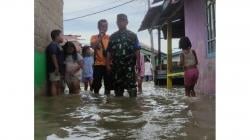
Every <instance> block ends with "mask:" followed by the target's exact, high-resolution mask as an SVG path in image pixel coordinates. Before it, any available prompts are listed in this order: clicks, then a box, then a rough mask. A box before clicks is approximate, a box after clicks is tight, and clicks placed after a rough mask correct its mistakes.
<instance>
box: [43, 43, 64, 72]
mask: <svg viewBox="0 0 250 140" xmlns="http://www.w3.org/2000/svg"><path fill="white" fill-rule="evenodd" d="M52 55H56V59H57V63H58V65H59V72H60V73H64V65H63V61H64V57H63V50H62V49H61V47H60V45H59V44H58V43H56V42H54V41H53V42H51V43H50V44H49V46H48V47H47V48H46V65H47V71H48V72H49V73H51V72H54V71H55V66H54V63H53V60H52Z"/></svg>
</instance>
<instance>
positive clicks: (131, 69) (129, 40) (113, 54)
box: [107, 14, 140, 97]
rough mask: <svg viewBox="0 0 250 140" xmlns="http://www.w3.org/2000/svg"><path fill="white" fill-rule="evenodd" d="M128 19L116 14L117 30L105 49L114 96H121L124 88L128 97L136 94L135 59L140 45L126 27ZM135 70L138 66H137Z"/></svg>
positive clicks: (138, 55)
mask: <svg viewBox="0 0 250 140" xmlns="http://www.w3.org/2000/svg"><path fill="white" fill-rule="evenodd" d="M127 25H128V19H127V16H126V15H125V14H118V15H117V26H118V28H119V30H118V31H117V32H115V33H113V34H112V35H111V36H110V40H109V45H108V49H107V61H108V62H107V70H108V71H109V72H111V66H110V61H111V59H112V63H113V65H112V73H113V76H114V88H115V89H114V90H115V95H116V96H123V92H124V89H127V90H128V93H129V95H130V97H136V96H137V89H136V73H135V66H136V60H137V61H138V63H139V61H140V51H139V50H140V46H139V41H138V38H137V36H136V34H135V33H133V32H131V31H129V30H128V29H127ZM136 69H137V71H140V67H139V66H137V68H136Z"/></svg>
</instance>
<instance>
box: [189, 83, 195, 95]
mask: <svg viewBox="0 0 250 140" xmlns="http://www.w3.org/2000/svg"><path fill="white" fill-rule="evenodd" d="M190 91H191V96H192V97H196V93H195V91H194V85H192V86H191V87H190Z"/></svg>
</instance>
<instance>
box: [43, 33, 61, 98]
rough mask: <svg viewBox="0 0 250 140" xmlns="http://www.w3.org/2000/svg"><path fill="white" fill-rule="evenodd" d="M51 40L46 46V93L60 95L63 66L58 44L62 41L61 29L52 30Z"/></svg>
mask: <svg viewBox="0 0 250 140" xmlns="http://www.w3.org/2000/svg"><path fill="white" fill-rule="evenodd" d="M51 39H52V42H51V43H50V44H49V46H48V47H47V48H46V65H47V67H46V68H47V81H48V93H49V95H52V96H57V95H60V94H61V93H62V92H63V91H62V85H61V83H62V76H63V73H64V67H63V61H64V60H63V59H64V58H63V50H62V47H61V46H60V45H59V44H60V43H62V42H63V34H62V31H61V30H53V31H52V32H51Z"/></svg>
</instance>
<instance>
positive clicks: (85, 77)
mask: <svg viewBox="0 0 250 140" xmlns="http://www.w3.org/2000/svg"><path fill="white" fill-rule="evenodd" d="M82 56H83V67H82V70H83V72H82V82H83V83H84V90H85V91H87V90H88V87H90V91H92V82H93V64H94V58H93V54H92V51H91V48H90V46H84V47H83V49H82Z"/></svg>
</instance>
